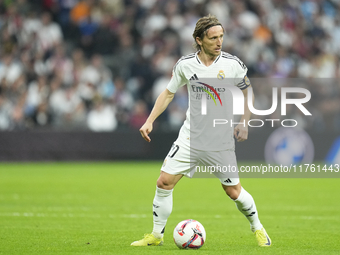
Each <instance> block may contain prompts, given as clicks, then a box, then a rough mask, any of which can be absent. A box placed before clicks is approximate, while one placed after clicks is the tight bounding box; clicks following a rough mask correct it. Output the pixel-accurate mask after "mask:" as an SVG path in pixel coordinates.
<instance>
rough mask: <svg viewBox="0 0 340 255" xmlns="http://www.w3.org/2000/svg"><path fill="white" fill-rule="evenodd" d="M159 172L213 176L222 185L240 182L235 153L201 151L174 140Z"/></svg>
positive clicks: (204, 176)
mask: <svg viewBox="0 0 340 255" xmlns="http://www.w3.org/2000/svg"><path fill="white" fill-rule="evenodd" d="M161 170H162V171H163V172H166V173H168V174H171V175H177V174H183V175H184V176H186V177H190V178H192V177H193V176H194V174H195V177H198V178H200V177H201V178H209V177H211V176H212V174H214V175H215V176H216V177H217V178H219V180H220V181H221V183H222V184H223V185H226V186H234V185H237V184H238V183H239V182H240V180H239V176H238V167H237V162H236V155H235V151H233V150H225V151H201V150H196V149H192V148H190V146H189V144H183V143H181V142H179V141H178V140H176V141H175V142H174V144H173V145H172V147H171V149H170V151H169V153H168V155H167V156H166V158H165V160H164V163H163V165H162V168H161Z"/></svg>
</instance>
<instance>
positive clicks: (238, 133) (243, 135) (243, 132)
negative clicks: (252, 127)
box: [234, 124, 248, 142]
mask: <svg viewBox="0 0 340 255" xmlns="http://www.w3.org/2000/svg"><path fill="white" fill-rule="evenodd" d="M234 136H235V138H236V140H237V141H238V142H243V141H245V140H247V139H248V127H247V126H243V125H241V124H238V125H237V126H236V127H235V129H234Z"/></svg>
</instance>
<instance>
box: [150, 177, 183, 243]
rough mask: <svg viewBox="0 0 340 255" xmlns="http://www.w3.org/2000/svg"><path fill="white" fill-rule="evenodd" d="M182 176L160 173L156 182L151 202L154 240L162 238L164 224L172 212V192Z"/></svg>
mask: <svg viewBox="0 0 340 255" xmlns="http://www.w3.org/2000/svg"><path fill="white" fill-rule="evenodd" d="M182 177H183V175H182V174H177V175H172V174H168V173H166V172H163V171H161V174H160V176H159V178H158V180H157V187H156V193H155V197H154V200H153V231H152V234H153V235H154V236H155V237H156V238H162V237H163V233H164V229H165V225H166V222H167V220H168V218H169V216H170V214H171V211H172V191H173V188H174V187H175V185H176V183H177V182H178V181H179V180H180V179H181V178H182Z"/></svg>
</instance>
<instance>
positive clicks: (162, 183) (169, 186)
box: [157, 178, 174, 190]
mask: <svg viewBox="0 0 340 255" xmlns="http://www.w3.org/2000/svg"><path fill="white" fill-rule="evenodd" d="M157 187H158V188H160V189H166V190H171V189H173V187H174V185H173V184H172V183H170V182H169V181H167V180H165V179H164V178H158V180H157Z"/></svg>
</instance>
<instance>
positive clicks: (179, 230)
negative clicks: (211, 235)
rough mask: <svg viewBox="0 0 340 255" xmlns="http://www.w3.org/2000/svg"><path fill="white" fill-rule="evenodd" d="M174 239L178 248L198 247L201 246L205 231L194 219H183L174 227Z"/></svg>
mask: <svg viewBox="0 0 340 255" xmlns="http://www.w3.org/2000/svg"><path fill="white" fill-rule="evenodd" d="M173 236H174V241H175V244H176V245H177V246H178V248H180V249H199V248H201V247H202V246H203V244H204V242H205V239H206V233H205V229H204V227H203V225H202V224H201V223H199V222H198V221H196V220H192V219H189V220H183V221H181V222H180V223H178V224H177V226H176V227H175V229H174V235H173Z"/></svg>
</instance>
